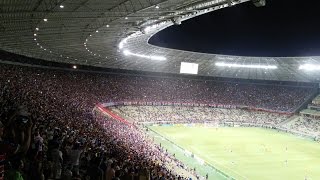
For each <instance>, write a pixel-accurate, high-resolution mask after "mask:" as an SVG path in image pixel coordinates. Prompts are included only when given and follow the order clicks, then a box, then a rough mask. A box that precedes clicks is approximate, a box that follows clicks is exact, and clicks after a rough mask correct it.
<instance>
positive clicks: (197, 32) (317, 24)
mask: <svg viewBox="0 0 320 180" xmlns="http://www.w3.org/2000/svg"><path fill="white" fill-rule="evenodd" d="M149 43H151V44H155V45H159V46H163V47H169V48H175V49H183V50H191V51H198V52H207V53H215V54H228V55H244V56H315V55H320V2H319V0H309V1H302V0H267V6H265V7H261V8H257V7H255V6H254V5H253V4H252V3H251V2H247V3H243V4H240V5H237V6H234V7H231V8H225V9H222V10H218V11H215V12H211V13H208V14H205V15H202V16H198V17H196V18H192V19H190V20H188V21H184V22H182V24H181V25H179V26H177V25H175V26H171V27H169V28H167V29H165V30H163V31H161V32H159V33H158V34H156V35H155V36H153V37H152V38H151V39H150V41H149Z"/></svg>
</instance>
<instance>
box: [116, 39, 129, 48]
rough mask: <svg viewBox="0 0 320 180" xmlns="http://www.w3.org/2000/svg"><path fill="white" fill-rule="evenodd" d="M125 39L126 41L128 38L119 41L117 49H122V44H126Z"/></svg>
mask: <svg viewBox="0 0 320 180" xmlns="http://www.w3.org/2000/svg"><path fill="white" fill-rule="evenodd" d="M127 39H128V38H124V39H122V40H121V42H120V43H119V46H118V47H119V49H123V47H124V44H125V43H127Z"/></svg>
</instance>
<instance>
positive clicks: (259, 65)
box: [215, 62, 278, 69]
mask: <svg viewBox="0 0 320 180" xmlns="http://www.w3.org/2000/svg"><path fill="white" fill-rule="evenodd" d="M215 65H216V66H219V67H230V68H252V69H277V68H278V67H277V66H275V65H261V64H249V65H245V64H236V63H224V62H217V63H216V64H215Z"/></svg>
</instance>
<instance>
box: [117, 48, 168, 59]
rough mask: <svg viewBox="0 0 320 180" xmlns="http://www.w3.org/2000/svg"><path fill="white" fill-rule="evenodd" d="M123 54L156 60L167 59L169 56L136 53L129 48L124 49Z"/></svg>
mask: <svg viewBox="0 0 320 180" xmlns="http://www.w3.org/2000/svg"><path fill="white" fill-rule="evenodd" d="M123 54H124V55H125V56H136V57H140V58H144V59H150V60H155V61H165V60H167V58H165V57H163V56H153V55H151V56H148V55H144V54H136V53H133V52H130V51H129V50H124V51H123Z"/></svg>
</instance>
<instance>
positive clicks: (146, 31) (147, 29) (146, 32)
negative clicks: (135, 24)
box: [143, 26, 151, 34]
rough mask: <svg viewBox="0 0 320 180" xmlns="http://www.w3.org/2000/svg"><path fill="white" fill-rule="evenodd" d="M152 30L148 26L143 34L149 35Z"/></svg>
mask: <svg viewBox="0 0 320 180" xmlns="http://www.w3.org/2000/svg"><path fill="white" fill-rule="evenodd" d="M150 30H151V27H150V26H148V27H146V28H144V29H143V33H144V34H148V33H149V32H150Z"/></svg>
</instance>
